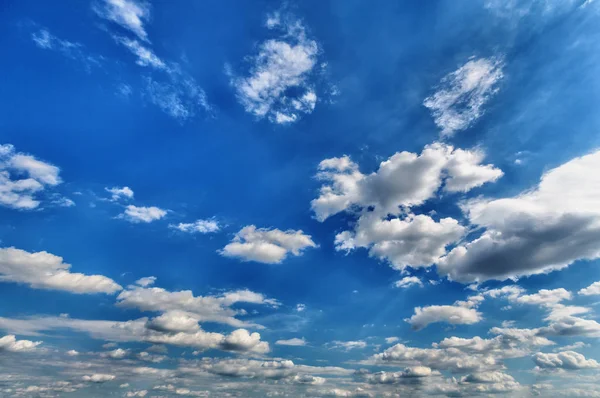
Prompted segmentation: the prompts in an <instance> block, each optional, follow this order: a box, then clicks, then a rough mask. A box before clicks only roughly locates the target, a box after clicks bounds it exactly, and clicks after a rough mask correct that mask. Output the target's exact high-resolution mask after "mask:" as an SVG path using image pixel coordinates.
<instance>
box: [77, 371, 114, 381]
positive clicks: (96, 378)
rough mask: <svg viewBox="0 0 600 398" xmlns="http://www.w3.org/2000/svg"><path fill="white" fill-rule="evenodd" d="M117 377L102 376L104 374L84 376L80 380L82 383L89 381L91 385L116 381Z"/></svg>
mask: <svg viewBox="0 0 600 398" xmlns="http://www.w3.org/2000/svg"><path fill="white" fill-rule="evenodd" d="M116 378H117V376H115V375H110V374H104V373H94V374H92V375H84V376H83V377H82V378H81V379H82V380H83V381H89V382H92V383H105V382H107V381H111V380H114V379H116Z"/></svg>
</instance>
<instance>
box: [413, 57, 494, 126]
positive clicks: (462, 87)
mask: <svg viewBox="0 0 600 398" xmlns="http://www.w3.org/2000/svg"><path fill="white" fill-rule="evenodd" d="M502 67H503V64H502V60H501V59H499V58H479V59H471V60H469V61H468V62H467V63H466V64H464V65H463V66H461V67H460V68H458V69H457V70H456V71H454V72H452V73H449V74H448V75H446V76H445V77H444V78H443V79H442V81H441V84H440V86H439V87H438V88H437V90H438V91H437V92H435V93H434V94H433V95H432V96H430V97H427V98H426V99H425V101H424V102H423V105H425V106H426V107H427V108H429V109H430V110H431V113H432V114H433V117H434V119H435V124H436V125H437V126H438V127H439V128H440V129H442V135H445V136H449V135H452V134H454V133H455V132H456V131H460V130H464V129H466V128H467V127H469V126H470V125H471V124H472V123H473V122H474V121H475V120H477V119H478V118H480V117H481V116H482V115H483V113H484V110H483V106H484V105H485V104H486V102H488V100H489V99H490V97H492V96H493V95H494V94H495V93H496V92H497V91H498V88H497V86H498V82H499V81H500V80H501V79H502V77H503V73H502Z"/></svg>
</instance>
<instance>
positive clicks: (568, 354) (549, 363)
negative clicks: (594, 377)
mask: <svg viewBox="0 0 600 398" xmlns="http://www.w3.org/2000/svg"><path fill="white" fill-rule="evenodd" d="M533 361H534V362H535V363H536V365H537V366H539V367H540V368H544V369H567V370H576V369H595V368H598V367H600V364H598V362H596V361H594V360H593V359H586V358H585V357H584V356H583V355H581V354H580V353H578V352H575V351H563V352H559V353H557V354H551V353H548V354H547V353H543V352H538V353H537V354H535V355H534V356H533Z"/></svg>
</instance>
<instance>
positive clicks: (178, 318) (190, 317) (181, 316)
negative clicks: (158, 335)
mask: <svg viewBox="0 0 600 398" xmlns="http://www.w3.org/2000/svg"><path fill="white" fill-rule="evenodd" d="M198 320H199V317H198V316H197V315H195V314H190V313H187V312H185V311H167V312H165V313H164V314H161V315H160V316H157V317H155V318H153V319H152V320H151V321H149V322H148V325H147V327H148V328H150V329H154V330H158V331H162V332H187V333H192V332H196V331H198V330H200V325H198Z"/></svg>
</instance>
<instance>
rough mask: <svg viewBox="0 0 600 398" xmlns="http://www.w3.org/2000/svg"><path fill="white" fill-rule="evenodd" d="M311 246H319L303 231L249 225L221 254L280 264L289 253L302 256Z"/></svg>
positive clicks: (245, 259)
mask: <svg viewBox="0 0 600 398" xmlns="http://www.w3.org/2000/svg"><path fill="white" fill-rule="evenodd" d="M309 247H317V245H316V244H315V242H313V241H312V239H311V237H310V235H305V234H304V233H303V232H302V231H295V230H291V229H290V230H287V231H281V230H279V229H276V228H274V229H266V228H256V227H255V226H254V225H248V226H246V227H244V228H242V229H241V230H240V231H239V232H238V233H237V234H236V235H235V237H234V238H233V240H232V241H231V243H229V244H227V245H226V246H225V247H224V248H223V250H221V251H220V254H221V255H223V256H226V257H235V258H239V259H240V260H242V261H256V262H260V263H266V264H279V263H281V262H282V261H283V260H284V259H285V258H286V257H287V256H288V255H289V254H292V255H294V256H300V255H301V254H302V252H303V251H304V250H305V249H307V248H309Z"/></svg>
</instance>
